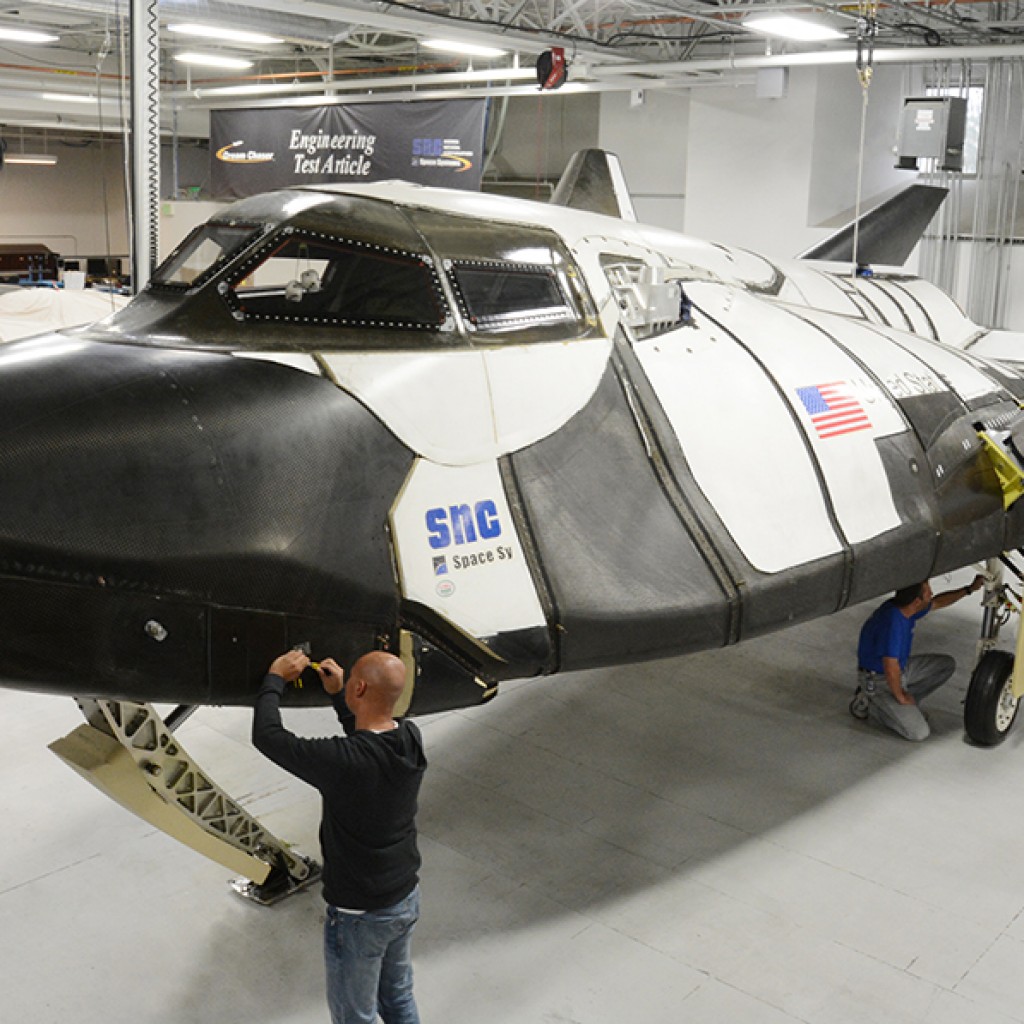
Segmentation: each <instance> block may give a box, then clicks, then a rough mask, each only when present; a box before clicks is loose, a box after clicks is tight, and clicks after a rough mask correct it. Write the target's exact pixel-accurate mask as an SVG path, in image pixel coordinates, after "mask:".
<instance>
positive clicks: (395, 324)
mask: <svg viewBox="0 0 1024 1024" xmlns="http://www.w3.org/2000/svg"><path fill="white" fill-rule="evenodd" d="M303 240H309V241H310V242H311V243H312V244H313V245H314V246H319V247H324V246H328V247H333V248H335V249H338V250H348V251H350V252H358V253H374V252H376V253H378V254H380V255H381V256H382V257H383V258H386V259H389V260H392V261H402V262H406V263H408V264H410V265H415V266H416V267H419V268H423V270H424V271H425V272H426V281H427V283H428V284H429V289H430V294H431V297H432V299H433V301H434V305H435V307H436V309H437V313H438V319H436V320H432V321H430V322H420V321H416V320H410V319H403V318H388V317H372V318H367V317H349V316H338V315H336V314H324V313H319V312H306V311H301V310H298V309H297V310H296V312H295V314H294V315H289V314H288V313H259V312H252V311H251V310H246V309H245V308H244V302H243V299H242V298H241V297H240V296H239V295H238V293H237V291H236V288H237V286H238V284H239V283H240V282H241V281H243V280H244V279H245V278H246V277H248V276H250V275H251V274H252V273H253V272H254V271H256V270H257V269H258V268H259V267H260V266H261V265H262V264H263V263H265V262H266V261H267V260H268V259H271V258H273V256H274V254H275V251H280V250H281V249H283V248H285V247H286V246H288V245H291V244H293V243H294V242H296V241H300V242H301V241H303ZM219 290H220V291H221V294H222V295H223V297H224V299H225V301H226V302H227V304H228V306H229V307H230V309H231V313H232V315H233V316H234V317H235V319H237V320H239V321H241V322H245V323H281V324H289V325H304V326H309V327H342V328H358V329H360V330H363V329H368V330H382V331H389V330H390V331H412V332H417V331H419V332H426V333H435V334H441V333H447V332H450V331H453V330H454V323H453V321H452V315H451V309H450V306H449V302H448V298H447V296H446V295H445V291H444V288H443V286H442V284H441V279H440V276H439V275H438V273H437V268H436V266H435V261H434V259H433V257H432V256H431V255H430V254H429V253H422V252H413V251H411V250H408V249H400V248H397V247H395V246H388V245H383V244H380V243H375V242H364V241H361V240H359V239H354V238H347V237H345V236H343V235H335V234H327V233H325V232H321V231H313V230H309V229H304V228H292V227H287V228H284V229H283V230H282V231H280V232H278V233H276V234H274V235H272V236H270V237H269V238H267V240H266V242H265V243H264V244H263V245H260V246H258V247H256V248H255V249H253V251H252V252H251V253H250V254H249V255H248V256H247V257H246V258H245V259H244V260H243V261H242V262H241V263H239V265H238V267H236V268H235V269H234V271H233V272H232V274H231V276H230V278H228V279H225V281H224V282H222V283H221V285H220V286H219Z"/></svg>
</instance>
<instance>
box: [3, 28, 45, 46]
mask: <svg viewBox="0 0 1024 1024" xmlns="http://www.w3.org/2000/svg"><path fill="white" fill-rule="evenodd" d="M0 39H9V40H11V41H12V42H15V43H56V42H58V41H59V40H60V36H55V35H52V34H51V33H49V32H36V31H34V30H32V29H24V28H8V27H7V26H6V25H0Z"/></svg>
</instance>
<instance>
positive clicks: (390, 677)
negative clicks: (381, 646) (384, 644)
mask: <svg viewBox="0 0 1024 1024" xmlns="http://www.w3.org/2000/svg"><path fill="white" fill-rule="evenodd" d="M404 689H405V665H404V664H402V660H401V658H397V657H395V655H393V654H388V652H387V651H370V653H369V654H364V655H363V656H362V657H361V658H360V659H359V660H358V661H357V662H356V663H355V664H354V665H353V666H352V670H351V672H349V676H348V683H347V684H346V686H345V690H346V695H351V698H352V699H354V700H356V701H359V702H361V703H363V704H365V705H368V706H369V707H370V708H372V709H373V710H374V711H375V712H381V713H384V714H387V715H390V714H391V712H392V711H393V710H394V707H395V704H397V703H398V698H399V697H401V696H402V691H403V690H404ZM349 707H352V705H351V704H349ZM353 710H355V709H354V708H353Z"/></svg>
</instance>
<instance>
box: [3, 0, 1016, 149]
mask: <svg viewBox="0 0 1024 1024" xmlns="http://www.w3.org/2000/svg"><path fill="white" fill-rule="evenodd" d="M863 2H865V3H866V2H867V0H863ZM129 4H130V0H40V2H38V3H33V4H20V3H19V4H14V3H11V2H5V3H0V24H8V25H16V26H20V27H37V28H44V29H45V28H48V27H49V28H52V29H53V30H54V31H55V32H58V33H59V34H60V36H61V39H60V41H59V42H58V43H56V44H53V45H52V46H49V47H33V46H30V45H27V44H21V43H9V42H0V124H7V125H14V124H19V125H23V126H29V125H33V124H47V125H49V126H50V127H53V126H54V125H57V126H58V127H60V128H63V129H68V128H73V127H74V126H76V125H79V126H84V125H90V126H92V127H96V126H97V122H98V120H99V112H100V106H101V104H102V121H103V122H105V123H106V124H107V126H111V125H113V124H115V123H116V124H121V123H123V120H124V116H125V105H124V103H123V101H122V100H121V99H120V96H119V93H120V91H121V89H122V86H123V84H124V83H125V80H126V76H127V68H126V64H125V58H124V54H125V53H126V52H127V49H128V21H129V19H128V12H129ZM1021 6H1022V5H1021V2H1020V0H1015V2H1012V3H1010V2H998V0H964V2H960V3H957V2H955V0H954V2H949V3H931V2H930V0H885V2H884V3H881V4H880V5H879V6H878V7H877V11H876V14H877V22H878V36H877V40H876V49H875V60H877V61H879V62H881V61H883V60H899V61H904V62H905V61H907V60H914V61H924V60H935V61H940V60H956V59H963V54H964V52H965V51H964V50H963V48H964V47H971V51H970V55H971V56H972V57H973V58H974V59H983V58H985V57H987V56H994V55H996V54H1001V55H1002V54H1005V55H1006V56H1011V55H1017V50H1016V46H1019V45H1020V44H1024V11H1022V9H1021ZM765 11H776V12H787V13H805V14H812V15H816V16H817V17H819V18H821V19H825V20H827V21H828V22H829V23H830V24H832V25H833V26H835V27H837V28H839V29H840V30H841V31H843V32H844V33H845V35H846V39H845V40H842V41H838V42H837V43H835V44H812V45H811V47H810V49H811V50H812V51H813V52H812V53H811V54H809V55H808V49H809V47H808V46H807V45H805V44H794V43H785V42H780V41H778V40H775V41H771V42H769V41H768V39H767V37H765V36H763V35H760V34H758V33H755V32H753V31H752V30H750V29H749V28H747V27H746V26H745V25H744V20H745V18H746V17H747V16H749V15H750V14H752V13H754V12H762V13H763V12H765ZM158 12H159V22H160V26H161V36H160V41H159V42H160V45H159V62H160V63H159V66H160V81H161V92H162V97H161V98H162V106H163V115H164V121H165V125H166V124H167V122H168V120H169V118H170V116H171V114H172V111H176V113H177V114H178V115H180V114H182V113H184V112H187V111H188V110H190V109H195V108H204V107H208V106H211V105H214V104H221V105H227V103H228V102H232V103H233V102H240V101H237V100H230V101H228V100H227V99H226V98H225V99H218V98H217V97H218V92H217V90H218V89H220V88H223V87H226V86H241V85H254V84H261V85H265V86H274V87H275V88H274V90H273V91H272V92H271V93H270V95H271V97H272V98H273V97H276V96H280V97H285V96H288V95H294V96H298V97H300V98H301V97H303V96H315V95H316V94H317V93H318V92H319V90H320V89H321V88H324V87H325V86H326V85H330V88H331V90H332V92H334V93H336V94H337V95H338V96H342V95H348V96H349V97H350V99H351V98H352V97H353V95H359V96H360V98H361V99H363V100H364V101H366V100H370V99H372V100H374V101H378V100H380V99H381V97H382V96H383V95H385V94H387V95H389V97H390V98H395V99H397V98H405V97H416V98H424V97H426V96H427V95H432V96H437V97H441V96H445V97H447V96H451V95H460V94H463V93H464V94H467V95H481V94H482V95H506V96H507V95H523V94H530V92H531V90H532V92H534V93H535V92H536V91H537V85H536V82H535V81H534V80H533V74H532V72H533V67H534V64H535V62H536V59H537V56H538V55H539V54H540V53H541V52H542V51H543V50H545V49H549V48H550V47H552V46H563V47H565V49H566V54H567V58H568V60H569V61H570V75H569V86H567V88H569V87H572V88H582V89H586V90H588V91H606V90H608V89H630V88H636V87H637V86H638V85H643V86H644V87H645V88H682V87H686V88H689V87H692V86H693V85H694V84H699V83H703V82H706V81H708V80H709V78H711V79H712V80H720V79H721V78H722V77H723V76H724V77H729V76H734V75H737V74H745V75H746V76H747V77H749V75H750V74H751V73H752V69H755V68H757V67H763V66H772V65H773V64H779V63H783V64H789V65H797V64H801V63H826V62H830V61H833V60H834V61H836V62H840V63H845V62H848V61H849V60H850V54H851V53H852V50H853V47H854V43H855V41H856V34H857V25H858V16H859V13H860V4H859V3H839V2H832V0H456V2H443V3H442V2H439V0H289V2H288V3H285V0H234V2H229V0H160V2H159V5H158ZM182 21H189V22H200V23H205V24H213V25H219V26H224V27H229V28H237V29H246V30H249V31H257V32H262V33H265V34H267V35H270V36H275V37H277V38H280V39H282V40H284V42H282V43H281V44H278V45H273V46H259V47H252V46H250V47H249V48H248V50H246V49H245V48H239V46H238V45H237V44H235V45H230V44H217V43H214V44H207V43H205V42H203V43H199V42H197V41H193V40H187V44H186V42H185V37H180V36H176V35H174V34H172V33H170V32H168V31H167V26H168V25H169V24H173V23H175V22H182ZM436 36H442V37H445V38H449V39H454V40H456V41H461V42H466V43H475V44H478V45H487V46H496V47H501V48H502V49H504V50H506V51H507V53H508V56H506V57H504V58H500V59H498V60H486V59H480V58H472V59H467V58H465V57H457V56H448V55H445V54H439V53H436V52H434V51H430V50H427V49H426V48H424V47H423V46H422V42H423V40H424V39H425V38H429V37H436ZM211 47H212V48H213V49H218V50H220V51H221V52H224V53H231V54H233V55H243V56H246V57H248V58H249V59H251V60H253V61H254V65H253V67H252V68H250V69H248V70H246V71H240V72H222V71H207V70H205V69H203V70H196V69H191V70H186V69H185V68H184V67H183V65H181V64H180V63H179V62H177V61H175V60H174V56H175V54H176V53H178V52H179V51H180V50H182V49H185V48H188V49H194V48H202V49H210V48H211ZM108 52H109V55H107V56H106V57H104V56H103V55H104V53H108ZM441 76H445V77H441ZM97 87H101V88H100V90H99V92H100V99H96V100H94V105H93V107H92V108H91V109H90V108H89V107H88V106H86V105H84V104H83V105H82V106H78V105H72V104H69V103H67V102H65V103H63V104H61V103H60V102H54V101H49V100H44V99H41V98H40V97H41V93H42V92H43V91H50V90H52V91H60V92H62V93H68V92H73V93H78V94H81V95H83V96H93V97H95V96H96V94H97ZM370 90H372V91H373V95H372V97H371V96H369V95H368V93H369V91H370ZM440 90H443V91H440ZM185 134H188V132H187V131H186V132H185Z"/></svg>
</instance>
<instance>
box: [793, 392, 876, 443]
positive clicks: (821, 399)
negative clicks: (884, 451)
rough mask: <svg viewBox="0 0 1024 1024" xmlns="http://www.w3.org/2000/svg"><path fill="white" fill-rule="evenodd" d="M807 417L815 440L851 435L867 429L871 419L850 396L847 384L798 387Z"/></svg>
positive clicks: (869, 426) (869, 427)
mask: <svg viewBox="0 0 1024 1024" xmlns="http://www.w3.org/2000/svg"><path fill="white" fill-rule="evenodd" d="M796 393H797V394H798V395H799V396H800V401H801V402H803V404H804V408H805V409H806V410H807V415H808V416H810V417H811V423H813V424H814V429H815V431H816V433H817V435H818V437H820V438H822V439H823V440H824V439H825V438H828V437H838V436H839V435H840V434H852V433H854V432H855V431H857V430H870V429H871V420H869V419H868V416H867V413H866V412H865V411H864V409H863V408H862V406H861V404H860V402H858V401H857V399H856V398H854V396H853V395H852V394H851V393H850V390H849V386H848V385H847V383H846V381H842V380H838V381H834V382H833V383H832V384H817V385H815V386H814V387H807V388H797V389H796Z"/></svg>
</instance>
